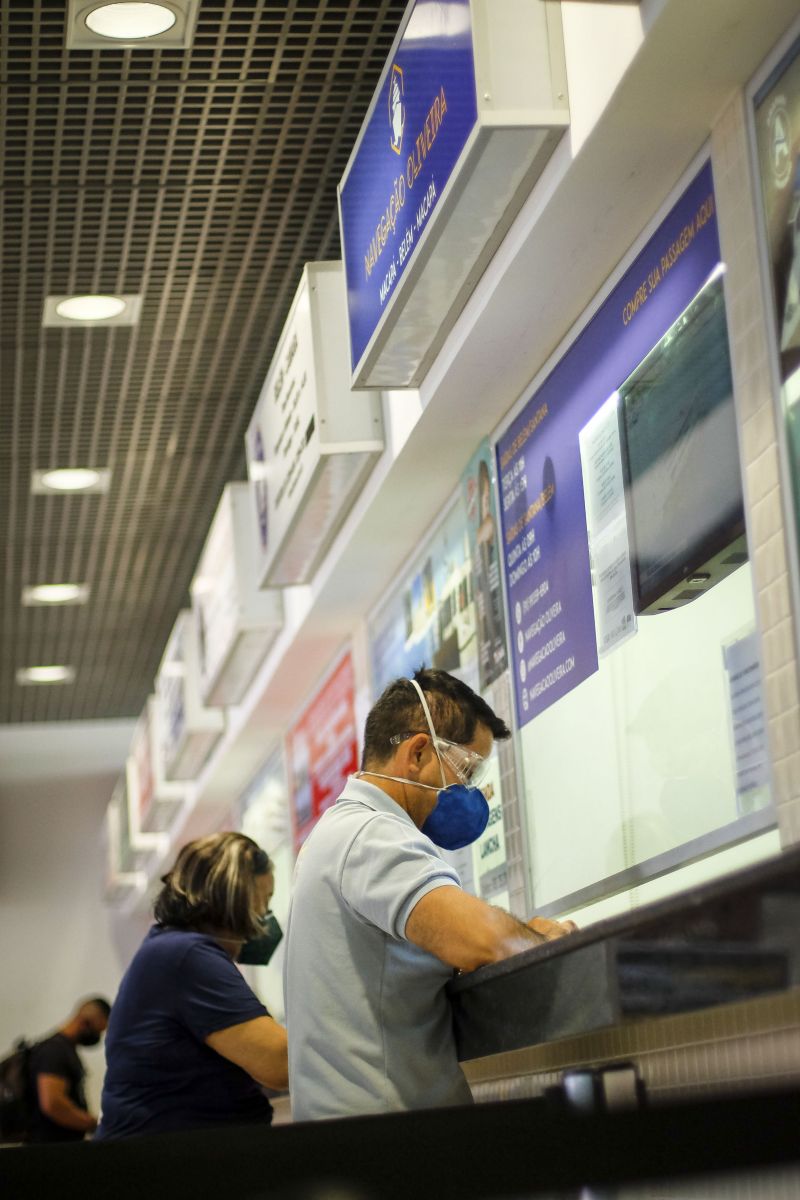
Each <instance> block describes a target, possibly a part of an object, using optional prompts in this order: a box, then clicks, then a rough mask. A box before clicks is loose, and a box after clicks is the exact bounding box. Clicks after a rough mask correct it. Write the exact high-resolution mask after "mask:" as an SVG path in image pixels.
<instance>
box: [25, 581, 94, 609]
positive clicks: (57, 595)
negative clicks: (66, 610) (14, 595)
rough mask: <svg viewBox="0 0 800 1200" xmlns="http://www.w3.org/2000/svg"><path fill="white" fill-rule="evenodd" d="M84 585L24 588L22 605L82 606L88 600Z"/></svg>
mask: <svg viewBox="0 0 800 1200" xmlns="http://www.w3.org/2000/svg"><path fill="white" fill-rule="evenodd" d="M88 591H89V589H88V588H87V586H86V584H85V583H39V584H36V585H35V586H33V587H28V588H25V591H24V593H23V603H24V604H82V603H83V602H84V601H85V600H86V599H88Z"/></svg>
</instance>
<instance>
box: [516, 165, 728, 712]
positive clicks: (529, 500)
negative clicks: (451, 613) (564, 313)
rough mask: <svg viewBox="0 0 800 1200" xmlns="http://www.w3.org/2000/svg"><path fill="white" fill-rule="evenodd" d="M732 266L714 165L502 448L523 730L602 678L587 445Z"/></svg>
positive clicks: (687, 195) (532, 402)
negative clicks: (723, 267) (612, 404)
mask: <svg viewBox="0 0 800 1200" xmlns="http://www.w3.org/2000/svg"><path fill="white" fill-rule="evenodd" d="M719 257H720V249H719V236H718V232H717V220H716V208H715V202H714V184H713V179H712V175H711V167H710V165H707V166H706V167H704V168H703V170H702V171H701V172H700V173H699V175H698V176H697V177H696V179H695V180H694V181H693V182H692V183H691V184H690V185H689V187H688V188H687V189H686V191H685V192H684V194H683V196H682V197H681V198H680V200H679V201H678V202H677V204H676V205H675V207H674V208H673V209H672V211H671V212H670V214H669V216H668V217H667V218H666V220H665V221H664V222H663V223H662V225H661V226H660V227H659V229H658V230H657V231H656V233H655V234H654V236H653V237H652V238H651V240H650V242H649V243H648V245H647V246H646V247H645V249H644V250H643V251H642V253H641V254H640V255H639V256H638V258H637V259H636V261H635V262H634V263H633V264H632V266H631V267H630V268H629V270H628V271H627V272H626V273H625V275H624V276H623V278H622V279H621V280H620V282H619V283H618V284H617V286H616V287H615V288H614V290H613V291H612V292H611V294H610V296H609V297H608V299H607V300H606V301H605V302H604V304H603V305H602V306H601V308H600V309H599V310H598V312H597V313H596V315H595V316H594V317H593V319H592V320H591V321H590V322H589V324H588V325H587V327H586V328H585V329H584V331H583V333H582V334H581V335H580V337H578V339H577V340H576V341H575V342H574V343H573V344H572V346H571V347H570V349H569V350H568V351H567V353H566V354H565V355H564V357H563V358H562V359H561V361H560V362H559V364H558V366H557V367H556V368H555V369H554V370H553V371H552V373H551V374H550V375H549V376H548V377H547V379H546V380H545V381H544V383H543V384H542V385H541V387H540V388H539V389H538V390H537V391H536V392H535V393H534V395H533V396H532V397H531V399H530V400H529V401H528V403H527V404H526V405H525V407H524V408H523V410H522V411H521V412H520V414H519V415H518V416H517V417H516V418H515V420H514V421H512V423H511V425H510V426H509V427H508V429H507V431H506V432H505V433H504V434H503V437H502V438H501V439H500V440H499V442H498V444H497V466H498V480H499V482H500V493H501V498H502V514H501V515H502V527H503V565H504V570H505V577H506V596H507V599H508V609H509V612H508V625H509V631H510V642H511V651H512V670H513V674H514V686H515V694H516V701H517V717H518V720H519V724H520V726H522V725H524V724H526V723H527V722H528V721H530V720H532V718H533V717H535V716H536V715H537V714H538V713H540V712H542V711H544V709H546V708H548V707H549V706H550V705H551V704H553V703H554V702H555V701H556V700H558V699H560V697H562V696H564V695H566V694H567V692H570V691H571V690H572V689H573V688H575V687H577V686H578V684H579V683H581V682H582V681H583V680H584V679H586V678H587V677H588V676H589V675H591V674H592V673H593V672H594V671H596V670H597V641H596V634H595V624H594V609H593V603H592V585H591V575H590V568H589V541H588V532H587V528H586V509H585V504H584V494H583V477H582V470H581V456H580V446H579V441H578V437H579V434H580V431H581V429H582V428H583V427H584V426H585V425H586V424H587V422H588V421H589V420H590V419H591V418H592V417H593V416H594V414H595V413H596V412H597V411H598V409H599V408H600V407H601V405H602V404H603V403H604V401H605V400H606V399H607V398H608V397H609V396H610V395H611V394H612V393H613V392H614V391H616V390H617V388H619V387H620V385H621V384H622V383H623V382H624V380H625V379H627V377H628V376H629V375H630V374H631V372H632V371H633V370H634V369H635V368H636V367H637V366H638V365H639V363H641V361H642V360H643V359H644V358H645V356H646V355H647V354H648V353H649V352H650V350H651V349H652V348H653V346H655V345H656V343H657V342H658V341H659V340H660V338H662V337H663V335H664V334H665V333H666V331H667V330H668V329H669V327H670V326H671V325H672V323H673V322H674V321H675V319H676V318H677V317H678V316H679V315H680V313H681V312H683V310H684V309H685V308H686V306H687V305H688V304H689V302H690V301H691V300H692V299H693V297H694V296H695V295H696V294H697V292H698V291H699V290H700V288H701V287H702V286H703V284H704V283H705V282H706V281H707V280H708V278H709V276H710V274H711V273H712V272H713V271H714V270H715V269H716V268H717V265H718V263H719Z"/></svg>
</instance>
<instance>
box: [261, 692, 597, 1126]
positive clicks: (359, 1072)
mask: <svg viewBox="0 0 800 1200" xmlns="http://www.w3.org/2000/svg"><path fill="white" fill-rule="evenodd" d="M509 736H510V734H509V730H508V729H507V727H506V725H505V723H504V722H503V721H502V720H501V719H500V718H499V717H498V716H496V714H495V713H494V712H493V711H492V710H491V708H490V707H489V706H488V705H487V704H486V703H485V701H484V700H482V699H481V697H480V696H477V695H476V694H475V692H473V691H472V689H471V688H469V687H467V685H466V684H464V683H462V682H461V681H460V680H458V679H456V678H455V677H454V676H452V675H449V674H447V673H446V672H445V671H438V670H421V671H418V672H417V673H416V675H415V677H414V679H413V680H409V679H398V680H395V682H394V683H392V684H390V685H389V686H388V687H387V688H386V690H385V692H384V693H383V695H382V696H381V698H380V699H379V700H378V702H377V704H376V705H375V706H374V708H373V709H372V710H371V712H370V714H369V716H368V717H367V722H366V727H365V731H364V754H363V758H362V768H361V771H360V772H359V774H358V776H353V777H351V778H350V780H348V783H347V786H346V787H345V789H344V791H343V793H342V795H341V796H340V797H339V799H338V801H337V803H336V804H335V805H334V807H333V808H331V809H329V810H328V811H327V812H326V813H325V814H324V815H323V816H322V818H321V819H320V821H319V823H318V825H317V826H316V828H315V829H314V830H313V832H312V833H311V835H310V837H309V838H308V840H307V841H306V843H305V845H304V846H303V848H302V850H301V851H300V855H299V857H298V860H297V867H296V870H295V880H294V890H293V895H292V905H291V911H290V914H289V921H288V926H287V949H286V969H285V976H284V980H285V993H286V1014H287V1026H288V1034H289V1088H290V1094H291V1099H292V1110H293V1113H294V1117H295V1120H313V1119H316V1118H320V1117H343V1116H353V1115H356V1114H360V1113H371V1112H390V1111H397V1110H402V1109H412V1108H428V1107H434V1106H438V1105H447V1104H462V1103H469V1101H470V1098H471V1097H470V1091H469V1087H468V1085H467V1082H466V1080H465V1078H464V1075H463V1073H462V1071H461V1068H460V1067H459V1065H458V1060H457V1057H456V1048H455V1041H454V1037H453V1029H452V1018H451V1013H450V1006H449V1002H448V999H447V996H446V994H445V985H446V984H447V982H448V980H449V979H451V978H452V976H453V972H454V970H461V971H472V970H474V969H475V968H476V967H479V966H482V965H483V964H484V963H489V962H498V961H499V960H500V959H503V958H508V957H509V956H510V955H512V954H517V953H519V952H520V951H522V950H527V949H529V948H530V947H531V946H533V945H537V944H539V943H541V942H544V941H548V940H550V939H551V938H554V937H560V936H561V935H562V934H564V933H568V932H570V930H571V929H573V928H574V926H573V925H572V924H571V922H567V923H565V924H563V925H562V924H559V923H558V922H556V921H548V920H545V919H543V918H534V919H533V921H531V922H530V923H529V924H524V923H523V922H521V921H517V920H516V918H514V917H512V916H510V915H509V914H508V913H506V912H503V911H502V909H499V908H494V907H492V906H491V905H489V904H486V903H485V902H484V901H483V900H478V899H477V898H476V897H474V896H471V895H469V894H468V893H467V892H464V891H463V890H462V888H461V882H460V880H459V878H458V875H457V874H456V872H455V871H454V870H453V868H452V867H451V866H450V865H449V863H447V862H446V861H445V859H444V858H443V856H442V855H441V853H440V851H439V849H438V848H437V846H442V847H445V848H447V849H457V848H459V847H460V846H464V845H468V844H469V843H470V842H471V841H474V840H475V839H476V838H477V837H479V836H480V834H481V833H482V832H483V829H484V828H485V825H486V820H487V817H488V806H487V805H486V802H485V800H484V798H483V795H482V793H481V792H480V791H479V789H478V787H477V786H476V785H477V783H479V782H480V779H481V778H482V777H483V776H485V762H486V759H487V758H488V756H489V754H490V753H491V750H492V745H493V742H494V739H495V738H507V737H509ZM435 843H436V844H435Z"/></svg>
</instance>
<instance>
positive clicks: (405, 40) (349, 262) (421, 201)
mask: <svg viewBox="0 0 800 1200" xmlns="http://www.w3.org/2000/svg"><path fill="white" fill-rule="evenodd" d="M477 116H478V107H477V99H476V93H475V65H474V59H473V52H472V26H471V21H470V7H469V0H448V2H447V3H442V2H439V0H418V3H416V4H415V5H414V6H413V8H412V10H411V12H410V15H409V17H408V21H407V24H406V26H405V29H404V30H403V33H402V36H401V38H400V41H399V42H398V43H397V45H396V47H395V52H394V56H393V58H392V59H391V60H390V62H389V63H388V64H387V68H386V71H385V73H384V76H383V79H382V81H381V83H380V85H379V87H378V90H377V92H376V93H375V96H374V98H373V101H372V106H371V108H370V111H369V115H368V116H367V120H366V122H365V124H364V126H363V128H362V132H361V136H360V140H359V142H358V144H357V147H356V150H355V153H354V156H353V158H352V159H351V162H350V164H349V166H348V169H347V171H346V172H345V176H344V179H343V181H342V184H341V187H340V195H339V204H340V219H341V229H342V246H343V254H344V264H345V273H346V278H347V305H348V312H349V317H350V354H351V363H352V366H353V369H354V370H355V367H356V365H357V364H358V363H359V362H360V360H361V358H362V356H363V354H364V351H365V350H366V348H367V346H368V344H369V342H370V339H371V338H372V336H373V334H374V333H375V331H376V329H377V328H378V326H379V325H380V323H381V320H382V318H383V315H384V313H385V312H386V311H387V309H388V307H389V304H390V302H391V300H392V297H393V296H394V294H395V292H396V291H397V289H398V286H399V284H400V280H401V279H402V277H403V275H404V274H405V272H406V271H407V270H408V267H409V264H410V263H411V262H412V261H413V259H414V256H415V254H416V252H417V249H418V245H419V241H420V238H421V237H422V235H423V234H424V232H425V230H426V228H427V226H428V225H429V223H430V222H431V221H432V220H433V219H434V214H435V211H436V206H437V204H438V203H439V201H440V200H441V196H442V193H443V191H444V189H445V186H446V184H447V181H448V180H449V178H450V175H451V173H452V171H453V168H454V167H455V165H456V163H457V161H458V159H459V156H460V155H461V152H462V150H463V149H464V147H465V145H466V143H467V140H468V138H469V136H470V133H471V132H472V130H473V128H474V127H475V124H476V121H477Z"/></svg>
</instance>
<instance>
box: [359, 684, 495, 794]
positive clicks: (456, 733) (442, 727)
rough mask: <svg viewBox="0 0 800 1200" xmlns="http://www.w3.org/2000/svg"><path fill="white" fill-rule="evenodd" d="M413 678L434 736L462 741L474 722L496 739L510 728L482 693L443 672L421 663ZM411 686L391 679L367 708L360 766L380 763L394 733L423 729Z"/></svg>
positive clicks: (425, 728) (387, 754)
mask: <svg viewBox="0 0 800 1200" xmlns="http://www.w3.org/2000/svg"><path fill="white" fill-rule="evenodd" d="M414 678H415V680H416V681H417V683H418V684H419V686H420V687H421V688H422V690H423V692H424V693H425V699H426V700H427V702H428V708H429V709H430V710H431V718H432V720H433V727H434V729H435V730H436V732H437V733H438V734H439V736H440V737H443V738H447V740H448V741H450V742H458V743H459V744H460V745H462V746H463V745H466V744H467V743H468V742H471V741H472V740H473V739H474V737H475V730H476V728H477V726H478V724H479V723H480V724H481V725H485V726H486V727H487V729H488V730H489V731H490V732H491V734H492V736H493V737H495V738H497V739H500V740H502V739H503V738H508V737H511V730H510V729H509V728H508V726H507V725H506V723H505V721H504V720H502V718H501V717H498V715H497V713H495V712H494V711H493V710H492V709H491V708H490V707H489V705H488V704H487V703H486V701H485V700H484V699H482V697H480V696H479V695H478V694H477V693H476V692H473V690H472V688H471V687H468V686H467V684H466V683H462V682H461V680H460V679H456V677H455V675H450V674H449V673H448V672H447V671H439V670H436V669H435V668H426V667H421V668H420V669H419V670H418V671H416V672H415V673H414ZM428 732H429V730H428V722H427V721H426V720H425V713H424V712H423V711H422V705H421V704H420V700H419V696H418V695H417V690H416V688H415V687H413V685H412V684H411V681H410V680H408V679H395V680H394V681H393V682H392V683H390V684H389V686H388V687H387V688H386V689H385V690H384V692H383V694H382V695H381V697H380V699H379V700H378V701H377V703H376V704H375V705H374V706H373V707H372V709H371V710H370V713H369V716H368V717H367V722H366V725H365V726H364V753H363V755H362V757H361V769H362V770H365V769H366V768H367V766H375V765H377V764H378V763H385V762H386V760H387V758H391V756H392V753H393V751H394V747H393V746H392V744H391V740H390V739H391V738H393V737H394V736H395V735H396V734H398V733H428Z"/></svg>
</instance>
